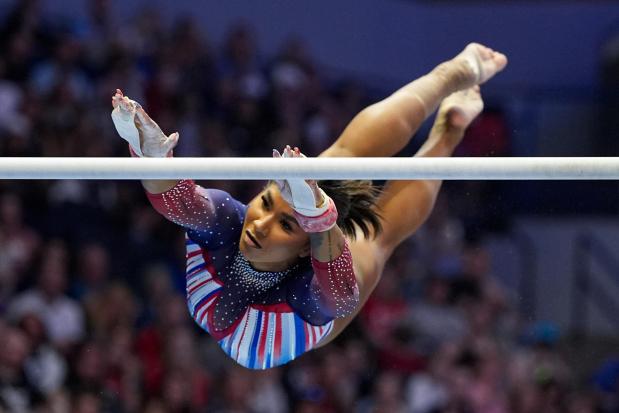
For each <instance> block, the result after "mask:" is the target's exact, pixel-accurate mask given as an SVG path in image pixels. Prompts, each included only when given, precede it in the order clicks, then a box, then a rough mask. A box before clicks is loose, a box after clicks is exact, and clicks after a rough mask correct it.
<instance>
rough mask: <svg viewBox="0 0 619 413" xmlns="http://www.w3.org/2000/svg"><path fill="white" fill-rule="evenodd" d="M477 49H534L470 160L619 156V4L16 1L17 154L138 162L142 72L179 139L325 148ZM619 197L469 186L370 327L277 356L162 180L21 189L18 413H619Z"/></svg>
mask: <svg viewBox="0 0 619 413" xmlns="http://www.w3.org/2000/svg"><path fill="white" fill-rule="evenodd" d="M470 41H478V42H482V43H486V44H488V45H489V46H491V47H493V48H495V49H497V50H500V51H502V52H504V53H505V54H507V55H508V57H509V59H510V63H509V66H508V68H507V69H506V71H505V72H504V73H501V74H500V75H499V76H497V77H496V78H495V79H493V80H492V81H491V82H490V83H489V84H488V85H485V86H484V87H483V88H482V93H483V95H484V98H485V101H486V110H485V112H484V113H483V114H482V115H481V116H480V118H479V119H478V121H476V123H475V124H474V125H472V127H471V128H470V131H469V133H468V134H467V137H466V138H465V141H464V142H463V144H462V145H461V148H460V150H459V152H458V154H457V155H458V156H618V155H619V144H618V141H619V121H618V120H617V119H619V117H618V116H617V115H618V113H619V4H618V3H617V2H612V1H584V0H583V1H560V0H556V1H538V2H532V1H500V2H479V1H453V2H450V1H429V0H428V1H413V0H408V1H405V0H381V1H378V0H356V1H352V0H340V1H337V2H333V1H331V2H327V1H325V0H315V1H312V2H283V1H276V0H269V1H264V0H263V1H259V2H257V1H256V2H249V1H228V2H215V1H203V2H191V1H187V0H177V1H167V0H166V1H164V0H158V1H149V2H132V3H131V4H125V2H121V1H105V0H90V1H89V0H63V1H51V0H48V1H43V0H40V1H36V0H16V1H8V0H0V155H1V156H81V157H82V156H86V157H88V156H90V157H102V156H128V155H127V150H126V145H125V143H124V141H122V140H121V139H120V138H118V136H117V135H116V133H115V131H114V129H113V125H112V123H111V120H110V117H109V112H110V97H111V95H112V93H113V91H114V90H115V88H117V87H120V88H122V89H123V90H124V91H125V92H126V93H127V94H128V95H129V96H131V97H134V98H136V99H137V100H139V101H140V102H142V103H143V104H144V105H145V107H146V108H147V110H148V111H149V112H150V113H151V114H152V115H153V117H154V118H155V119H156V120H157V121H158V122H159V124H160V125H161V126H162V128H163V130H164V131H166V132H168V133H169V132H172V131H175V130H178V131H179V132H180V135H181V141H180V145H179V147H178V149H177V150H176V151H175V155H176V156H179V157H182V156H205V157H206V156H268V155H270V150H271V148H273V147H281V146H283V145H284V144H288V143H289V144H292V145H299V146H300V147H301V148H302V149H303V150H304V151H305V152H306V153H307V154H309V155H315V154H317V153H318V152H319V151H320V150H322V149H324V148H325V147H326V146H327V145H328V144H329V142H331V141H332V140H333V139H334V138H335V137H336V136H337V135H338V134H339V132H341V130H342V129H343V127H344V126H345V125H346V123H347V122H348V121H349V120H350V119H351V118H352V116H354V114H355V113H357V112H358V111H359V110H360V109H362V108H363V107H364V106H365V105H367V104H369V103H371V102H374V101H376V100H378V99H380V98H382V97H384V96H386V95H387V94H389V93H390V92H391V91H393V90H394V89H395V88H397V87H398V86H400V85H403V84H404V83H406V82H408V81H410V80H412V79H414V78H416V77H418V76H420V75H422V74H424V73H425V72H426V71H428V70H430V69H431V68H432V67H433V66H434V65H435V64H437V63H439V62H441V61H443V60H445V59H448V58H450V57H451V56H453V55H454V54H456V53H457V52H458V51H459V50H461V49H462V48H463V47H464V46H465V45H466V44H467V43H469V42H470ZM427 131H428V126H426V127H425V128H424V129H423V130H422V131H420V132H419V134H418V135H419V136H417V137H416V139H414V140H413V143H412V144H411V145H410V147H409V148H407V149H406V150H405V151H403V153H402V156H410V155H411V154H412V153H413V152H414V151H415V149H416V147H417V146H418V145H419V144H420V142H421V141H422V140H423V137H424V135H425V134H426V133H427ZM203 184H204V185H212V186H214V187H218V188H222V189H226V190H228V191H229V192H231V193H232V194H234V195H235V196H237V197H238V198H239V199H241V200H243V201H248V200H249V199H251V197H252V196H253V194H254V193H255V191H256V190H257V188H259V186H260V185H261V183H259V182H229V181H227V182H203ZM618 189H619V188H617V183H616V182H614V181H609V182H591V181H579V182H556V181H555V182H448V183H446V185H445V186H444V190H443V192H442V194H441V197H440V199H439V201H438V203H437V207H436V210H435V212H434V214H433V215H432V217H431V219H430V220H429V222H428V223H427V224H426V225H425V226H424V227H423V228H422V230H421V231H420V232H419V233H418V234H416V235H415V236H414V237H413V238H412V239H411V240H410V242H408V243H407V244H405V245H403V246H402V247H401V248H400V249H399V250H398V252H397V254H396V256H395V257H394V258H393V260H392V261H391V263H390V266H389V267H388V268H387V270H386V272H385V275H384V277H383V281H382V282H381V285H380V286H379V287H378V289H377V291H376V292H375V293H374V295H373V297H372V299H371V301H370V302H369V303H368V305H367V306H366V308H365V310H364V312H363V313H362V314H361V315H360V316H359V317H358V319H357V321H356V322H355V323H354V324H353V325H352V326H351V327H350V328H349V329H348V330H347V331H346V333H345V334H344V335H342V336H340V337H339V338H338V340H336V342H334V343H333V344H330V345H329V346H326V347H325V348H324V349H322V350H320V351H317V352H313V353H310V354H308V355H305V356H303V357H302V358H300V359H299V360H297V361H295V362H293V363H291V364H290V365H288V366H285V367H283V368H280V369H275V370H270V371H266V372H252V371H248V370H245V369H243V368H240V367H238V366H236V365H234V364H233V363H232V362H231V361H229V360H228V359H227V358H226V357H225V356H224V355H223V353H222V352H221V351H220V350H219V349H218V347H217V345H216V343H215V342H214V341H213V340H212V339H210V338H209V337H208V336H207V335H206V334H205V333H203V332H202V331H200V330H199V329H198V328H197V327H195V326H194V324H193V322H192V320H191V317H190V316H189V314H188V313H187V310H186V305H185V302H184V298H183V287H184V285H183V268H184V267H183V266H184V263H183V253H184V251H183V241H182V232H181V230H180V229H179V228H178V227H175V226H174V225H173V224H171V223H169V222H166V221H165V220H164V219H163V218H161V217H160V216H159V215H157V213H155V212H154V211H153V210H152V209H151V208H150V206H149V205H148V203H147V201H146V199H145V196H144V194H143V191H142V189H141V186H140V184H139V183H138V182H124V181H123V182H121V181H117V182H82V181H36V182H35V181H0V349H2V350H0V411H6V412H31V411H33V412H80V413H81V412H84V413H85V412H211V411H212V412H287V411H291V412H323V413H324V412H382V411H391V412H400V411H403V412H415V413H429V412H481V413H485V412H488V413H490V412H493V413H494V412H516V413H525V412H527V413H528V412H542V411H543V412H617V411H619V380H618V377H619V354H618V353H619V337H618V333H617V332H618V331H619V330H618V328H619V316H617V314H619V304H618V303H617V300H616V299H615V297H617V296H619V248H618V247H617V246H618V245H619V220H618V219H617V214H618V212H619V191H618ZM40 297H45V299H43V300H42V299H40Z"/></svg>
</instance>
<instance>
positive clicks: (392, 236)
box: [320, 86, 483, 346]
mask: <svg viewBox="0 0 619 413" xmlns="http://www.w3.org/2000/svg"><path fill="white" fill-rule="evenodd" d="M482 109H483V102H482V100H481V96H480V94H479V87H478V86H474V87H472V88H469V89H467V90H463V91H460V92H457V93H454V94H452V95H451V96H449V97H448V98H447V99H445V100H444V101H443V103H442V104H441V107H440V109H439V112H438V115H437V117H436V120H435V122H434V126H433V127H432V131H431V132H430V136H429V137H428V139H427V141H426V142H425V143H424V144H423V146H422V147H421V148H420V149H419V152H417V154H416V155H415V156H420V157H421V156H423V157H444V156H449V155H451V154H452V153H453V151H454V149H455V148H456V146H457V145H458V144H459V143H460V141H461V140H462V137H463V136H464V132H465V130H466V128H467V127H468V125H470V123H471V122H472V121H473V119H475V117H477V115H478V114H479V113H480V112H481V110H482ZM441 183H442V181H437V180H417V181H389V182H388V183H387V185H386V187H385V190H384V192H383V193H382V194H381V196H380V198H379V202H378V205H379V207H380V208H381V213H382V217H383V220H382V224H383V232H382V233H381V234H379V235H378V236H377V237H376V239H375V240H366V239H363V237H359V238H358V239H356V240H354V241H351V242H350V251H351V253H352V256H353V263H354V268H355V275H356V276H357V283H358V286H359V296H360V297H359V298H360V302H359V306H358V307H357V310H356V311H355V313H353V314H351V315H349V316H347V317H345V318H340V319H336V320H335V325H334V328H333V330H332V332H331V333H329V335H328V336H327V337H325V338H324V339H323V340H322V341H321V342H320V345H321V346H322V345H324V344H326V343H328V342H330V341H331V340H333V339H334V338H335V337H337V336H338V335H339V333H340V332H342V330H343V329H344V328H345V327H346V326H347V325H348V324H349V323H350V322H351V321H352V320H353V319H354V318H355V316H356V315H357V313H358V312H359V311H360V310H361V308H362V307H363V305H364V304H365V302H366V301H367V299H368V298H369V296H370V294H371V293H372V291H374V288H375V287H376V284H378V281H380V277H381V274H382V271H383V268H384V266H385V263H386V262H387V260H388V259H389V257H390V256H391V254H392V253H393V251H394V250H395V248H396V247H397V246H398V245H399V244H400V243H401V242H402V241H404V240H405V239H406V238H408V237H410V236H411V235H412V234H413V233H414V232H415V231H417V229H418V228H419V227H420V226H421V225H422V224H423V223H424V222H425V220H426V219H427V218H428V216H429V215H430V212H431V211H432V208H433V206H434V202H435V200H436V196H437V195H438V191H439V189H440V187H441Z"/></svg>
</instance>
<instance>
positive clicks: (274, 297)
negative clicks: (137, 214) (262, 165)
mask: <svg viewBox="0 0 619 413" xmlns="http://www.w3.org/2000/svg"><path fill="white" fill-rule="evenodd" d="M147 195H148V198H149V200H150V202H151V203H152V205H153V206H154V207H155V209H156V210H157V211H159V212H160V213H161V214H162V215H164V216H165V217H166V218H168V219H169V220H171V221H173V222H175V223H177V224H179V225H182V226H183V227H185V228H186V229H187V232H186V237H185V239H186V246H187V304H188V307H189V312H190V313H191V315H192V317H193V318H194V320H195V321H196V322H197V323H198V325H200V327H202V328H203V329H204V330H206V331H207V332H208V333H209V334H211V335H212V336H213V337H214V338H215V339H216V340H217V341H218V343H219V345H220V346H221V348H222V349H223V350H224V352H226V354H228V355H229V356H230V357H232V358H233V359H234V360H236V361H237V362H238V363H239V364H241V365H243V366H245V367H248V368H252V369H266V368H270V367H275V366H279V365H282V364H284V363H287V362H289V361H291V360H294V359H295V358H297V357H298V356H300V355H301V354H303V353H305V352H307V351H309V350H311V349H312V348H314V347H315V346H316V345H317V344H318V343H320V340H322V339H323V338H324V337H325V336H326V335H327V334H328V333H329V332H330V331H331V329H332V328H333V320H334V319H335V318H336V317H344V316H346V315H348V314H350V313H352V312H353V311H354V309H355V308H356V306H357V304H358V302H359V291H358V288H357V282H356V278H355V274H354V272H353V267H352V257H351V254H350V250H349V249H348V245H347V246H346V248H345V249H344V251H343V252H342V254H341V255H340V256H339V257H337V258H336V259H334V260H333V261H331V262H327V263H323V262H319V261H317V260H316V259H314V258H310V257H308V258H302V259H300V260H299V262H298V263H297V264H296V265H295V266H293V267H292V268H290V269H288V270H286V271H282V272H263V271H257V270H254V269H253V268H252V267H251V265H250V263H249V262H248V261H247V260H246V259H245V257H244V256H243V255H242V254H241V252H240V251H239V246H238V243H239V239H240V237H241V231H242V228H243V221H244V218H245V211H246V209H247V207H246V206H245V205H243V204H242V203H241V202H239V201H237V200H235V199H234V198H232V197H231V196H230V195H229V194H228V193H226V192H223V191H220V190H216V189H204V188H202V187H200V186H198V185H196V184H195V183H194V182H193V181H191V180H184V181H180V182H179V183H178V184H177V185H176V186H175V187H174V188H172V189H170V190H169V191H167V192H164V193H162V194H150V193H148V194H147Z"/></svg>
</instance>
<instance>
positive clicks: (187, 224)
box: [112, 43, 507, 369]
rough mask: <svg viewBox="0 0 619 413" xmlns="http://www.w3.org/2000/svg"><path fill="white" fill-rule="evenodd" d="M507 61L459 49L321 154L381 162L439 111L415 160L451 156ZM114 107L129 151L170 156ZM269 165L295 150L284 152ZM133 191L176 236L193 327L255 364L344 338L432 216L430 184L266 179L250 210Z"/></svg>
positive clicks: (219, 196)
mask: <svg viewBox="0 0 619 413" xmlns="http://www.w3.org/2000/svg"><path fill="white" fill-rule="evenodd" d="M506 64H507V58H506V57H505V56H504V55H503V54H501V53H498V52H495V51H493V50H491V49H489V48H487V47H485V46H482V45H480V44H476V43H471V44H469V45H468V46H467V47H466V48H465V49H464V50H463V51H462V52H461V53H460V54H458V55H457V56H456V57H455V58H453V59H451V60H449V61H446V62H444V63H442V64H440V65H438V66H437V67H436V68H434V69H433V70H432V71H431V72H430V73H428V74H427V75H425V76H423V77H421V78H419V79H417V80H415V81H413V82H411V83H409V84H407V85H406V86H404V87H402V88H401V89H399V90H397V91H396V92H395V93H393V94H392V95H391V96H389V97H387V98H386V99H384V100H382V101H380V102H378V103H376V104H373V105H371V106H369V107H367V108H366V109H364V110H363V111H361V112H360V113H359V114H358V115H357V116H355V118H354V119H353V120H352V121H351V122H350V124H349V125H348V126H347V127H346V129H345V130H344V132H343V133H342V135H341V136H340V137H339V138H338V139H337V140H336V141H335V143H334V144H333V145H331V147H329V148H328V149H327V150H326V151H324V152H323V153H321V154H320V155H319V156H333V157H352V156H360V157H368V156H377V157H384V156H393V155H395V154H396V153H397V152H399V151H400V150H401V149H402V148H404V146H405V145H406V144H407V143H408V141H409V140H410V139H411V137H412V136H413V135H414V133H415V131H416V130H417V129H418V128H419V126H420V125H421V123H422V122H423V121H424V120H425V119H426V118H427V117H428V116H429V115H431V114H432V113H433V112H434V111H435V110H436V109H437V108H438V114H437V117H436V120H435V122H434V125H433V127H432V130H431V132H430V135H429V137H428V138H427V140H426V141H425V143H424V144H423V145H422V147H421V148H420V149H419V151H418V152H417V153H416V154H415V156H423V157H444V156H450V155H451V154H452V153H453V151H454V149H455V148H456V146H457V145H458V144H459V142H460V140H461V139H462V137H463V134H464V131H465V129H466V128H467V126H468V125H469V124H470V123H471V121H472V120H473V119H474V118H475V117H476V116H477V115H478V114H479V113H480V112H481V110H482V109H483V101H482V99H481V96H480V93H479V84H481V83H484V82H485V81H487V80H488V79H490V78H491V77H492V76H494V75H495V74H496V73H497V72H499V71H501V70H502V69H503V68H504V67H505V65H506ZM439 105H440V107H439ZM112 106H113V108H114V109H113V111H112V119H113V121H114V124H115V126H116V129H117V131H118V132H119V134H120V135H121V137H123V138H124V139H125V140H127V141H128V142H129V147H130V152H131V154H132V156H140V157H142V156H144V157H170V156H172V149H173V148H174V147H175V146H176V144H177V142H178V139H179V135H178V133H173V134H171V135H169V136H166V135H165V134H164V133H163V132H162V131H161V129H160V128H159V126H158V125H157V124H156V123H155V122H154V121H153V120H152V119H151V118H150V117H149V116H148V114H147V113H146V112H145V111H144V109H143V108H142V107H141V106H140V105H139V104H138V103H137V102H135V101H133V100H131V99H129V98H128V97H126V96H123V94H122V92H121V91H120V90H117V91H116V94H115V95H114V96H113V97H112ZM273 156H274V157H277V158H279V157H284V158H287V157H289V158H298V157H302V156H304V155H303V154H302V153H301V152H300V150H299V149H298V148H294V149H293V148H290V147H289V146H287V147H286V148H284V149H283V151H282V153H280V152H279V151H277V150H275V149H274V150H273ZM205 162H208V158H206V159H205ZM142 184H143V186H144V188H145V190H146V194H147V196H148V199H149V200H150V202H151V204H152V205H153V207H154V208H155V209H156V210H157V211H158V212H159V213H161V214H162V215H163V216H164V217H166V218H167V219H169V220H171V221H172V222H175V223H176V224H179V225H181V226H182V227H184V228H185V230H186V236H185V240H186V249H187V269H186V290H187V305H188V308H189V312H190V313H191V315H192V317H193V318H194V320H195V321H196V322H197V323H198V324H199V325H200V327H202V328H203V329H204V330H206V331H207V332H208V333H209V334H211V335H212V336H213V337H214V338H215V340H217V342H218V343H219V345H220V347H221V348H222V349H223V350H224V352H225V353H226V354H227V355H228V356H230V357H231V358H232V359H234V360H235V361H236V362H238V363H239V364H241V365H243V366H245V367H247V368H251V369H266V368H270V367H275V366H280V365H282V364H284V363H287V362H289V361H291V360H293V359H295V358H297V357H299V356H300V355H301V354H303V353H305V352H307V351H310V350H312V349H314V348H317V347H320V346H323V345H325V344H326V343H328V342H330V341H331V340H333V339H334V338H335V337H336V336H337V335H338V334H340V332H342V330H343V329H344V328H345V327H346V326H347V325H348V324H349V323H350V322H351V320H352V319H353V318H354V317H355V316H356V314H357V313H358V312H359V310H360V309H361V307H362V306H363V305H364V303H365V302H366V300H367V299H368V297H369V295H370V293H371V292H372V291H373V289H374V287H375V286H376V284H377V283H378V281H379V280H380V277H381V273H382V271H383V268H384V266H385V263H386V261H387V259H388V258H389V256H390V255H391V254H392V252H393V251H394V249H395V248H396V247H397V246H398V245H399V244H400V243H401V242H402V241H403V240H404V239H406V238H407V237H409V236H411V235H412V234H413V233H414V232H415V231H416V230H417V229H418V228H419V226H420V225H421V224H422V223H423V222H424V221H425V220H426V218H427V217H428V215H429V214H430V212H431V210H432V208H433V205H434V202H435V199H436V196H437V194H438V191H439V189H440V186H441V181H437V180H417V181H390V182H387V183H386V185H385V186H384V188H383V189H382V190H381V191H378V190H377V189H376V188H374V187H373V186H372V183H371V181H326V180H325V181H318V182H316V181H312V180H302V179H287V180H274V181H270V182H269V183H268V184H267V185H266V186H265V187H264V189H263V190H262V191H261V192H260V193H259V194H258V195H257V196H256V197H255V198H254V199H253V200H252V201H251V202H250V203H249V204H248V205H244V204H242V203H241V202H239V201H237V200H236V199H234V198H233V197H232V196H231V195H229V194H228V193H226V192H223V191H220V190H217V189H204V188H202V187H200V186H198V185H196V184H195V183H194V182H193V181H192V180H180V181H176V180H173V181H168V180H144V181H142Z"/></svg>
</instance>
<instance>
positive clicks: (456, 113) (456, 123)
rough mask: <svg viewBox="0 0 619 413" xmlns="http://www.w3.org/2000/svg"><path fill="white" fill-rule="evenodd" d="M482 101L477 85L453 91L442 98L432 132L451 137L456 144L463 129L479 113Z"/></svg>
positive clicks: (481, 108)
mask: <svg viewBox="0 0 619 413" xmlns="http://www.w3.org/2000/svg"><path fill="white" fill-rule="evenodd" d="M483 108H484V102H483V100H482V98H481V94H480V93H479V86H473V87H471V88H469V89H465V90H461V91H459V92H456V93H453V94H451V95H450V96H448V97H447V98H445V99H444V100H443V102H442V103H441V106H440V107H439V109H438V114H437V115H436V120H435V122H434V126H433V128H432V132H433V134H438V135H439V136H443V137H446V138H448V139H451V140H452V141H453V142H452V143H453V144H455V145H457V144H458V143H460V140H461V139H462V137H463V136H464V131H465V130H466V128H467V127H468V126H469V125H470V124H471V122H473V120H474V119H475V118H476V117H477V116H478V115H479V114H480V113H481V111H482V110H483Z"/></svg>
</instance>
